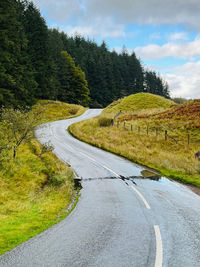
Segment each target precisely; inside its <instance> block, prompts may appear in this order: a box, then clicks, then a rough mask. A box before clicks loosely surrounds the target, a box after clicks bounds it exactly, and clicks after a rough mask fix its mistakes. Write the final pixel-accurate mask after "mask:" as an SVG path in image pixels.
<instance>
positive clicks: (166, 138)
mask: <svg viewBox="0 0 200 267" xmlns="http://www.w3.org/2000/svg"><path fill="white" fill-rule="evenodd" d="M165 141H167V130H165Z"/></svg>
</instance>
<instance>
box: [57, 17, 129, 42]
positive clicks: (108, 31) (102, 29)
mask: <svg viewBox="0 0 200 267" xmlns="http://www.w3.org/2000/svg"><path fill="white" fill-rule="evenodd" d="M60 29H61V30H63V31H66V32H67V33H68V34H69V35H74V34H75V33H79V34H81V35H83V36H86V37H98V38H101V39H104V38H106V37H111V38H118V37H125V28H124V26H123V25H118V27H116V25H115V23H114V22H113V21H112V19H109V18H107V19H106V21H104V23H102V21H101V20H99V19H98V18H96V19H94V21H93V23H91V24H89V23H86V22H84V23H83V24H82V25H81V26H67V27H60ZM97 29H98V30H97Z"/></svg>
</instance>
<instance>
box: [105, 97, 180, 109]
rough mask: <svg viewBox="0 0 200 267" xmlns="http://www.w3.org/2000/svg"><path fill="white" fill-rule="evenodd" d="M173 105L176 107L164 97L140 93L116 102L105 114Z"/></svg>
mask: <svg viewBox="0 0 200 267" xmlns="http://www.w3.org/2000/svg"><path fill="white" fill-rule="evenodd" d="M172 105H175V103H174V102H173V101H171V100H169V99H166V98H164V97H162V96H158V95H153V94H149V93H138V94H134V95H130V96H127V97H124V98H122V99H119V100H117V101H114V102H113V103H111V104H110V105H109V106H108V107H107V108H105V109H104V113H116V112H119V111H120V110H121V111H122V112H123V111H134V110H141V109H156V108H169V107H171V106H172Z"/></svg>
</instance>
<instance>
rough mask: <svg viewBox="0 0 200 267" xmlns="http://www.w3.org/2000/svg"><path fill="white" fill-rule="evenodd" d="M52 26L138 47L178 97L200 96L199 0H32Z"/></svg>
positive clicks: (118, 47) (111, 46)
mask: <svg viewBox="0 0 200 267" xmlns="http://www.w3.org/2000/svg"><path fill="white" fill-rule="evenodd" d="M33 2H34V3H35V4H36V6H37V7H38V8H39V9H40V10H41V13H42V15H43V16H44V18H45V19H46V22H47V24H48V26H49V27H56V28H59V29H60V30H63V31H65V32H66V33H67V34H68V35H74V34H75V33H79V34H81V35H83V36H85V37H89V38H90V39H95V41H96V42H97V43H99V44H100V43H101V42H102V40H105V41H106V43H107V46H108V48H109V49H110V50H111V51H112V50H113V49H115V50H116V51H117V52H120V50H121V48H122V46H123V45H125V46H126V48H127V49H128V51H130V52H131V51H133V50H134V51H135V52H136V55H137V56H138V57H139V58H140V59H141V62H142V63H143V65H144V66H145V67H146V68H150V69H153V70H156V71H157V72H159V73H160V75H161V76H163V77H164V79H165V80H167V81H168V84H169V86H170V90H171V95H172V96H173V97H185V98H200V1H199V0H33Z"/></svg>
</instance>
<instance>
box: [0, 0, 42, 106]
mask: <svg viewBox="0 0 200 267" xmlns="http://www.w3.org/2000/svg"><path fill="white" fill-rule="evenodd" d="M20 11H21V9H20V4H19V3H18V2H17V1H16V0H2V1H1V2H0V12H1V16H0V24H1V32H0V43H1V48H0V54H1V59H0V99H1V100H0V101H1V105H14V106H17V105H31V104H32V103H34V97H33V94H34V91H35V89H36V86H37V84H36V82H35V81H34V79H33V73H32V70H31V68H30V67H29V58H28V54H27V39H26V36H25V33H24V29H23V26H22V24H21V21H20V20H21V14H20Z"/></svg>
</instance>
